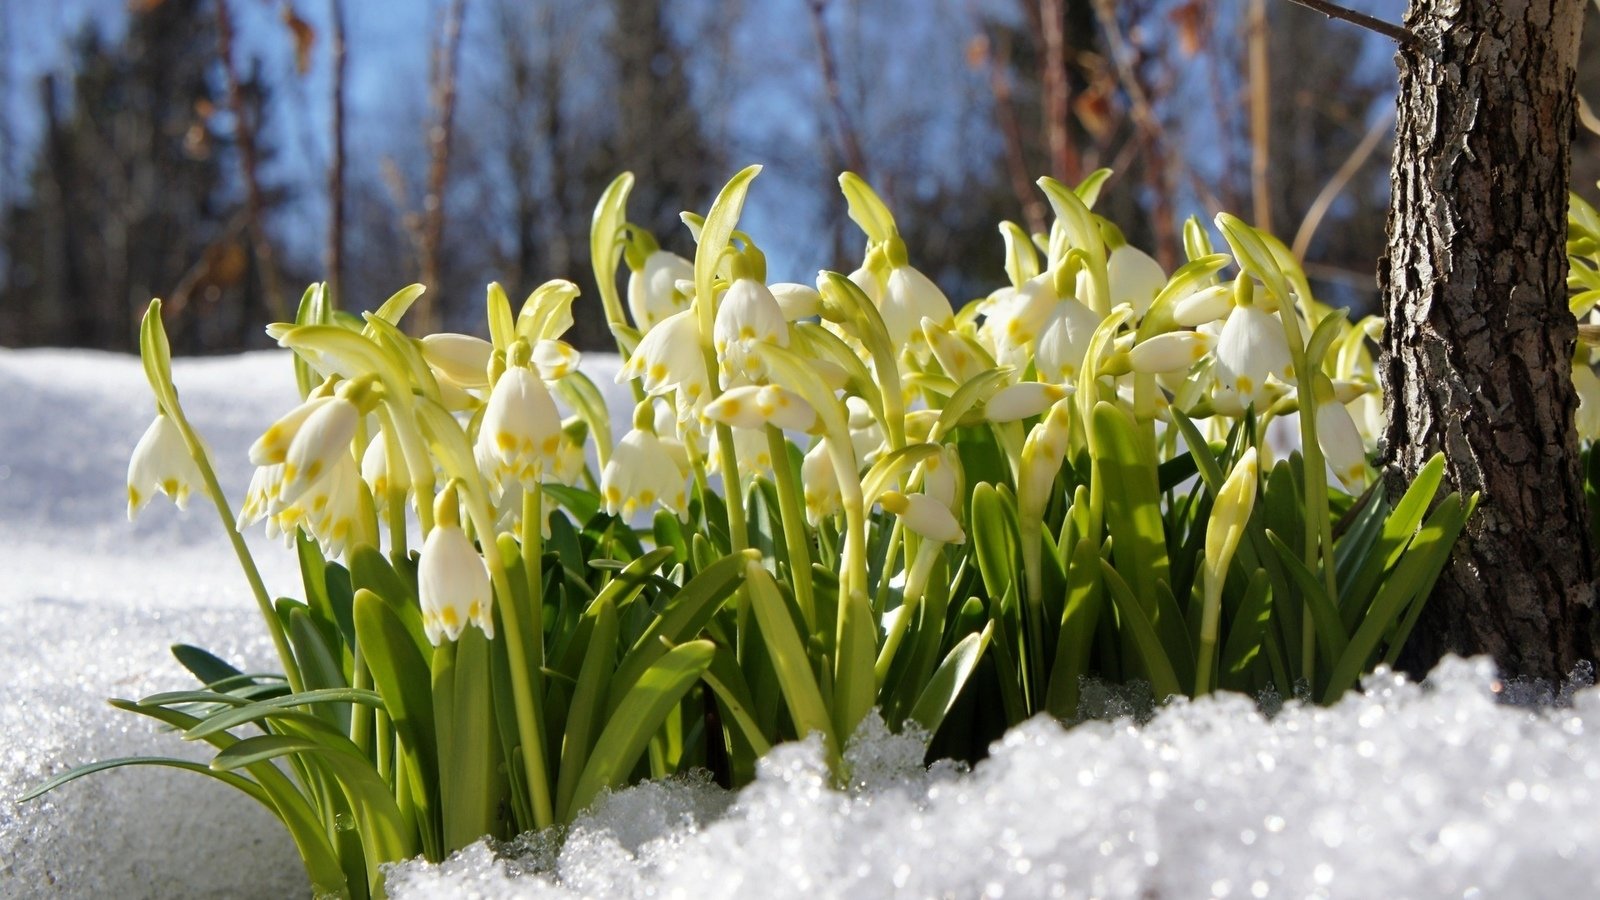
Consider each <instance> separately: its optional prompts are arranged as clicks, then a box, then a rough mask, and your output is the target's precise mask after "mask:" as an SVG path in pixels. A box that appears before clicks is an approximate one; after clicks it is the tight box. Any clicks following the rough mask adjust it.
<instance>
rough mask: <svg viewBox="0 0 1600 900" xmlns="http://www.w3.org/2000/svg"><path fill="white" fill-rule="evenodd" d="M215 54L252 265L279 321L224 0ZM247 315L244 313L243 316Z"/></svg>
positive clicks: (251, 127)
mask: <svg viewBox="0 0 1600 900" xmlns="http://www.w3.org/2000/svg"><path fill="white" fill-rule="evenodd" d="M217 56H218V57H219V58H220V59H221V61H222V74H223V79H224V83H225V84H226V87H227V93H228V112H229V113H230V114H231V115H232V116H233V139H234V141H235V143H237V144H238V146H239V165H240V168H241V169H242V170H243V174H244V189H245V210H246V213H245V214H246V217H247V219H248V223H249V228H250V240H251V244H252V246H253V248H254V250H255V256H256V267H257V268H258V269H259V270H260V274H261V288H262V291H263V292H264V293H265V294H266V295H267V297H266V299H267V309H268V311H269V312H271V314H272V316H273V317H274V318H276V319H278V320H279V321H282V320H284V319H286V318H288V316H287V314H286V311H285V309H284V305H283V294H282V293H281V292H280V291H279V289H278V269H277V265H276V263H274V261H273V253H272V241H271V240H270V239H268V237H267V230H266V226H265V224H264V223H263V222H262V218H261V217H262V206H263V204H262V202H261V180H260V178H258V177H257V172H256V163H257V156H256V132H255V122H254V121H252V120H251V118H250V115H249V110H248V109H246V105H245V102H244V87H243V85H241V84H240V82H239V68H238V66H237V65H236V64H235V63H234V61H233V14H232V12H231V11H230V10H229V9H228V2H227V0H217ZM245 318H246V319H248V318H249V316H248V315H246V316H245Z"/></svg>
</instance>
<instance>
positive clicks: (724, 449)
mask: <svg viewBox="0 0 1600 900" xmlns="http://www.w3.org/2000/svg"><path fill="white" fill-rule="evenodd" d="M717 452H718V454H719V459H718V464H719V465H720V466H721V468H722V493H723V499H725V500H726V501H727V502H726V503H725V504H723V505H724V506H726V507H727V509H728V547H729V551H730V552H732V553H738V552H740V551H742V550H744V549H745V547H747V546H749V535H747V534H745V524H744V490H743V484H742V481H741V479H740V478H739V453H738V450H737V449H736V448H735V447H734V446H733V428H732V427H730V426H727V425H723V424H721V423H718V425H717Z"/></svg>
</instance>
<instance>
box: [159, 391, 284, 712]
mask: <svg viewBox="0 0 1600 900" xmlns="http://www.w3.org/2000/svg"><path fill="white" fill-rule="evenodd" d="M168 400H169V402H168V403H167V404H165V405H166V406H167V412H168V414H170V415H171V416H172V421H173V423H174V424H176V425H177V426H178V433H179V434H181V435H183V443H184V446H186V447H188V448H189V455H190V456H191V457H193V458H194V462H195V466H196V467H197V468H198V469H199V470H200V480H201V481H203V482H204V483H205V488H206V496H208V497H210V498H211V505H212V506H213V507H214V508H215V509H216V511H217V515H218V516H219V517H220V518H221V519H222V530H223V531H225V532H227V535H228V542H229V543H230V544H232V545H233V553H234V555H235V556H237V557H238V558H239V567H240V568H241V569H243V570H244V577H245V580H246V581H248V582H249V583H250V592H251V593H252V594H254V595H255V598H256V607H257V608H258V609H259V610H260V611H261V618H263V619H265V620H266V622H267V631H268V632H269V633H271V635H272V644H273V647H274V648H275V649H276V650H277V651H278V661H279V662H281V663H282V664H283V675H284V677H285V678H286V679H288V681H289V689H290V690H291V691H293V692H294V693H297V694H298V693H300V692H301V691H303V690H305V686H304V683H303V682H302V681H301V679H300V666H299V665H298V664H297V663H296V662H295V658H294V651H293V650H292V649H291V648H290V646H289V635H288V634H287V633H285V632H284V630H283V622H282V621H280V620H279V619H278V614H277V611H276V610H274V609H273V608H272V598H271V596H269V595H268V594H267V586H266V583H265V582H263V581H262V580H261V572H260V570H258V569H257V568H256V561H255V558H254V557H252V556H251V555H250V548H249V547H247V546H246V545H245V542H244V535H242V534H240V533H239V528H238V526H237V525H236V524H235V521H234V517H233V510H231V509H229V508H228V498H227V496H226V495H224V494H223V492H222V485H221V483H219V482H218V481H217V473H216V470H215V469H213V468H212V467H211V458H210V456H208V455H207V454H206V450H205V447H204V445H202V444H201V443H200V436H199V435H198V434H196V433H195V430H194V427H193V426H191V425H190V424H189V417H188V416H186V415H184V413H183V407H182V406H180V405H179V404H178V396H177V391H176V390H174V391H173V392H172V394H171V396H170V397H169V398H168Z"/></svg>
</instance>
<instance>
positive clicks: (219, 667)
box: [172, 644, 244, 686]
mask: <svg viewBox="0 0 1600 900" xmlns="http://www.w3.org/2000/svg"><path fill="white" fill-rule="evenodd" d="M172 656H173V658H174V659H176V660H177V661H178V664H179V665H181V666H183V667H184V668H185V669H188V670H189V672H190V673H191V674H193V675H194V677H196V678H198V679H200V683H201V684H204V685H207V686H210V685H214V684H216V683H217V682H219V681H227V680H229V679H233V678H240V677H242V676H243V675H244V673H243V672H240V671H239V670H238V669H235V668H234V667H233V666H231V665H229V664H228V663H226V662H223V661H222V660H221V659H218V658H217V657H216V656H213V655H212V654H211V653H210V652H209V651H206V650H202V649H200V648H199V647H193V646H190V645H189V644H173V645H172Z"/></svg>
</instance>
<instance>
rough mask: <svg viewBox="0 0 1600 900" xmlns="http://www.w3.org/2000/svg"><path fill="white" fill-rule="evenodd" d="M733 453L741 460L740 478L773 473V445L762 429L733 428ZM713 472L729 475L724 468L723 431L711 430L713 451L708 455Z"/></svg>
mask: <svg viewBox="0 0 1600 900" xmlns="http://www.w3.org/2000/svg"><path fill="white" fill-rule="evenodd" d="M733 454H734V456H735V457H736V458H737V459H738V460H739V472H738V475H739V476H740V478H741V479H742V478H745V477H749V476H753V475H770V474H772V446H771V444H769V443H768V442H767V435H766V433H765V432H762V431H753V430H751V429H749V428H735V429H733ZM706 459H707V461H708V462H709V463H710V464H711V465H710V470H711V472H712V473H714V474H717V475H721V476H723V477H724V478H726V477H727V474H728V473H727V472H724V471H723V470H722V432H720V431H713V432H711V453H710V454H709V455H708V456H707V457H706Z"/></svg>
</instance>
